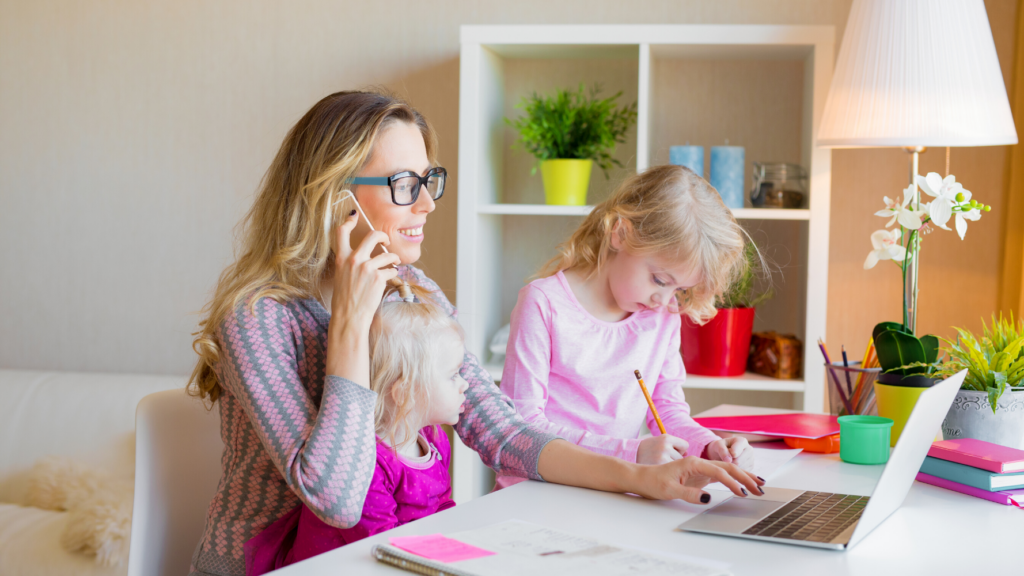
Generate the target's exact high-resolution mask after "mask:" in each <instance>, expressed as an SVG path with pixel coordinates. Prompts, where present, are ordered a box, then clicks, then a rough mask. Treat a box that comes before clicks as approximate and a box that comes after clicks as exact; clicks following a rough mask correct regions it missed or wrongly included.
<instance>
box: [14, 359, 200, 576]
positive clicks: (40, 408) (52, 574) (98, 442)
mask: <svg viewBox="0 0 1024 576" xmlns="http://www.w3.org/2000/svg"><path fill="white" fill-rule="evenodd" d="M184 385H185V377H183V376H153V375H130V374H99V373H76V372H37V371H22V370H0V575H3V576H44V575H45V576H66V575H71V574H74V575H76V576H94V575H95V576H101V575H102V576H114V575H123V574H126V573H127V569H128V567H127V563H126V562H125V563H122V564H121V565H120V566H116V567H114V568H103V567H100V566H98V565H97V564H96V562H95V561H94V559H93V558H92V557H88V556H85V555H82V554H72V553H68V552H66V551H64V549H63V548H61V547H60V544H59V537H60V533H61V531H62V530H63V527H64V524H65V522H66V516H67V513H66V512H54V511H49V510H40V509H37V508H30V507H27V506H24V504H25V502H26V499H25V496H26V492H27V488H28V471H29V469H30V468H31V467H32V465H33V464H35V463H36V462H37V461H38V460H40V459H41V458H44V457H46V456H66V457H70V458H74V459H76V460H79V461H82V462H85V463H86V464H88V465H90V466H93V467H96V468H98V469H101V470H104V471H107V472H109V473H112V474H114V475H115V476H120V477H124V478H129V477H131V476H132V474H133V472H134V469H135V408H136V406H137V405H138V403H139V400H141V399H142V397H144V396H146V395H148V394H152V393H153V392H159V391H161V390H169V389H173V388H182V387H183V386H184Z"/></svg>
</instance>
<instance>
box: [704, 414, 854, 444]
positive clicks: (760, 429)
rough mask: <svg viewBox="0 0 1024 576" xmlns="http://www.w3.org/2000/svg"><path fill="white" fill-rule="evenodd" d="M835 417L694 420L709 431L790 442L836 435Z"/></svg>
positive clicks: (738, 417) (824, 415) (803, 415)
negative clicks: (759, 436) (770, 437)
mask: <svg viewBox="0 0 1024 576" xmlns="http://www.w3.org/2000/svg"><path fill="white" fill-rule="evenodd" d="M836 418H837V417H836V416H832V415H829V414H808V413H806V412H793V413H790V414H762V415H758V416H711V417H707V418H694V420H695V421H696V422H697V423H698V424H700V425H701V426H703V427H705V428H707V429H709V430H720V431H722V432H738V433H741V434H763V435H765V436H779V437H787V436H788V437H790V438H823V437H825V436H831V435H833V434H838V433H839V422H838V421H837V420H836Z"/></svg>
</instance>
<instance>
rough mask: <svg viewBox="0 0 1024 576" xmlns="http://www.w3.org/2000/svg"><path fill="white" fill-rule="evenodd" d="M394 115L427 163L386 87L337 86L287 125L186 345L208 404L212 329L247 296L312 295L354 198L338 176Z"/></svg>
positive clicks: (431, 136)
mask: <svg viewBox="0 0 1024 576" xmlns="http://www.w3.org/2000/svg"><path fill="white" fill-rule="evenodd" d="M396 122H407V123H410V124H413V125H415V126H417V127H418V128H419V130H420V133H421V134H422V135H423V142H424V144H425V145H426V150H427V158H428V159H429V161H430V162H431V163H432V164H433V163H435V154H436V150H437V136H436V134H435V132H434V130H433V128H432V127H431V126H430V124H429V123H427V121H426V119H425V118H423V116H422V115H421V114H420V113H419V112H417V111H416V110H415V109H413V108H412V107H411V106H409V104H407V103H406V102H404V101H403V100H401V99H400V98H398V97H397V96H394V95H392V94H388V93H386V92H384V91H381V90H377V91H371V92H338V93H336V94H331V95H330V96H327V97H326V98H324V99H322V100H320V101H319V102H317V103H316V105H314V106H313V108H311V109H310V110H309V112H307V113H306V114H305V116H303V117H302V119H301V120H299V121H298V123H296V124H295V126H294V127H292V129H291V130H289V131H288V135H287V136H285V139H284V142H283V143H282V144H281V149H280V150H279V151H278V153H277V156H276V157H275V158H274V161H273V162H272V163H271V165H270V168H269V169H268V170H267V173H266V175H265V176H264V177H263V182H262V184H261V185H260V190H259V192H258V194H257V196H256V201H255V202H254V203H253V206H252V208H251V209H250V210H249V213H248V214H247V215H246V217H245V219H244V220H243V222H242V229H241V234H240V235H241V237H242V242H241V256H240V257H237V258H236V260H235V262H234V263H233V264H231V265H230V266H228V267H227V268H226V269H225V270H224V272H222V273H221V276H220V280H219V281H218V283H217V290H216V292H215V294H214V297H213V299H212V300H211V301H210V302H209V303H208V304H207V305H206V306H205V307H204V308H203V312H202V313H203V315H204V318H203V319H202V320H201V321H200V322H199V331H197V332H196V333H194V334H193V336H195V339H194V340H193V342H192V349H193V350H195V351H196V353H197V354H198V355H199V361H198V362H197V363H196V367H195V369H194V370H193V372H192V376H191V377H190V378H189V383H188V390H189V393H190V394H192V395H193V396H198V397H200V398H207V399H209V401H210V402H211V403H212V402H216V401H217V399H218V398H219V397H220V392H221V389H220V383H219V382H218V381H217V376H216V374H215V373H214V370H213V366H214V365H215V364H216V362H217V360H218V359H219V358H220V353H221V348H220V344H219V343H218V342H217V335H216V334H217V329H218V328H219V327H220V324H221V322H222V321H223V320H224V318H225V317H226V316H227V315H228V314H230V313H231V312H232V311H233V310H234V309H235V308H236V307H237V306H238V304H239V302H241V301H243V300H244V299H245V298H248V297H249V296H250V295H251V300H250V301H249V306H250V309H251V308H252V307H253V306H255V305H256V302H257V300H259V299H260V298H264V297H266V298H273V299H274V300H277V301H278V302H286V301H289V300H292V299H295V298H311V297H313V296H314V295H315V294H317V291H318V286H319V282H320V280H321V279H322V278H324V277H325V276H326V275H328V274H329V273H330V272H331V271H330V270H329V268H328V263H330V262H332V261H333V255H332V250H331V229H332V227H333V223H334V222H341V218H342V215H347V214H348V213H349V212H350V211H351V210H352V209H353V208H355V204H354V202H353V201H352V199H351V198H348V199H346V200H343V201H339V199H340V198H341V191H342V190H344V189H345V188H346V184H345V183H346V181H347V180H348V179H349V178H352V177H354V176H356V175H357V174H358V173H359V171H360V170H361V169H362V168H363V166H365V165H366V163H367V162H368V161H369V159H370V155H371V154H372V152H373V148H374V145H375V143H376V142H377V140H378V138H379V137H380V134H381V133H382V132H383V131H384V130H385V129H386V128H388V127H389V126H391V125H392V124H394V123H396Z"/></svg>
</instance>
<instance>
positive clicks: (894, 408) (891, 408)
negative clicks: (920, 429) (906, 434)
mask: <svg viewBox="0 0 1024 576" xmlns="http://www.w3.org/2000/svg"><path fill="white" fill-rule="evenodd" d="M927 389H928V388H927V387H921V388H912V387H910V386H892V385H889V384H882V383H880V382H878V381H877V380H876V381H875V398H876V399H877V400H878V415H879V416H881V417H883V418H889V419H891V420H892V421H893V426H892V433H891V434H890V435H889V442H890V445H891V446H895V445H896V442H897V441H899V439H900V434H902V433H903V427H904V426H906V425H907V420H908V419H910V413H911V412H913V411H914V406H916V405H917V399H918V398H920V397H921V393H922V392H924V391H925V390H927Z"/></svg>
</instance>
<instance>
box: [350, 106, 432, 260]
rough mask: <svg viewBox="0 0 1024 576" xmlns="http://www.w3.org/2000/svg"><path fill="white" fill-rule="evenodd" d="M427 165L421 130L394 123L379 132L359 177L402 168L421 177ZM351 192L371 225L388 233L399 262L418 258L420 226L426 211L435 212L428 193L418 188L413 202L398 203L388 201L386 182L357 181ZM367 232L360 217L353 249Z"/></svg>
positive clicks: (394, 172)
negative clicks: (362, 182)
mask: <svg viewBox="0 0 1024 576" xmlns="http://www.w3.org/2000/svg"><path fill="white" fill-rule="evenodd" d="M430 168H431V165H430V160H428V159H427V147H426V146H425V145H424V143H423V135H422V134H421V133H420V129H419V128H418V127H417V126H416V125H415V124H410V123H407V122H396V123H394V124H392V125H391V126H389V127H387V128H385V129H384V131H383V132H381V133H380V135H379V137H378V138H377V143H376V145H375V146H374V149H373V153H372V155H371V157H370V162H369V163H368V164H367V165H366V167H364V168H363V170H362V172H360V173H359V174H358V176H360V177H387V176H394V175H395V174H397V173H399V172H405V171H412V172H415V173H417V174H419V175H421V176H423V175H425V174H426V173H427V171H428V170H430ZM352 192H353V193H354V194H355V195H356V199H357V200H358V201H359V205H360V206H362V207H363V211H364V212H366V217H367V218H369V219H370V222H372V223H373V227H374V228H376V229H377V230H380V231H383V232H385V233H387V235H388V238H389V239H390V240H391V244H390V245H389V246H388V251H389V252H391V253H393V254H397V255H398V257H399V258H401V259H402V264H412V263H413V262H416V261H417V260H419V259H420V244H421V243H422V242H423V238H424V235H423V227H424V225H425V224H426V222H427V214H430V213H431V212H433V211H434V199H433V198H431V197H430V194H428V193H427V191H426V190H425V189H423V188H421V189H420V195H419V198H417V199H416V202H414V203H413V204H410V205H408V206H398V205H397V204H395V203H394V202H392V201H391V189H390V188H389V187H388V186H387V185H383V186H371V185H369V184H359V185H355V186H353V187H352ZM369 231H370V229H369V227H368V226H367V225H366V221H365V220H364V219H363V218H362V216H360V218H359V224H358V225H357V226H356V229H355V230H354V231H353V232H352V246H353V248H354V247H356V246H358V245H359V242H361V241H362V239H363V237H364V236H365V235H366V233H367V232H369ZM378 252H379V251H378Z"/></svg>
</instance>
